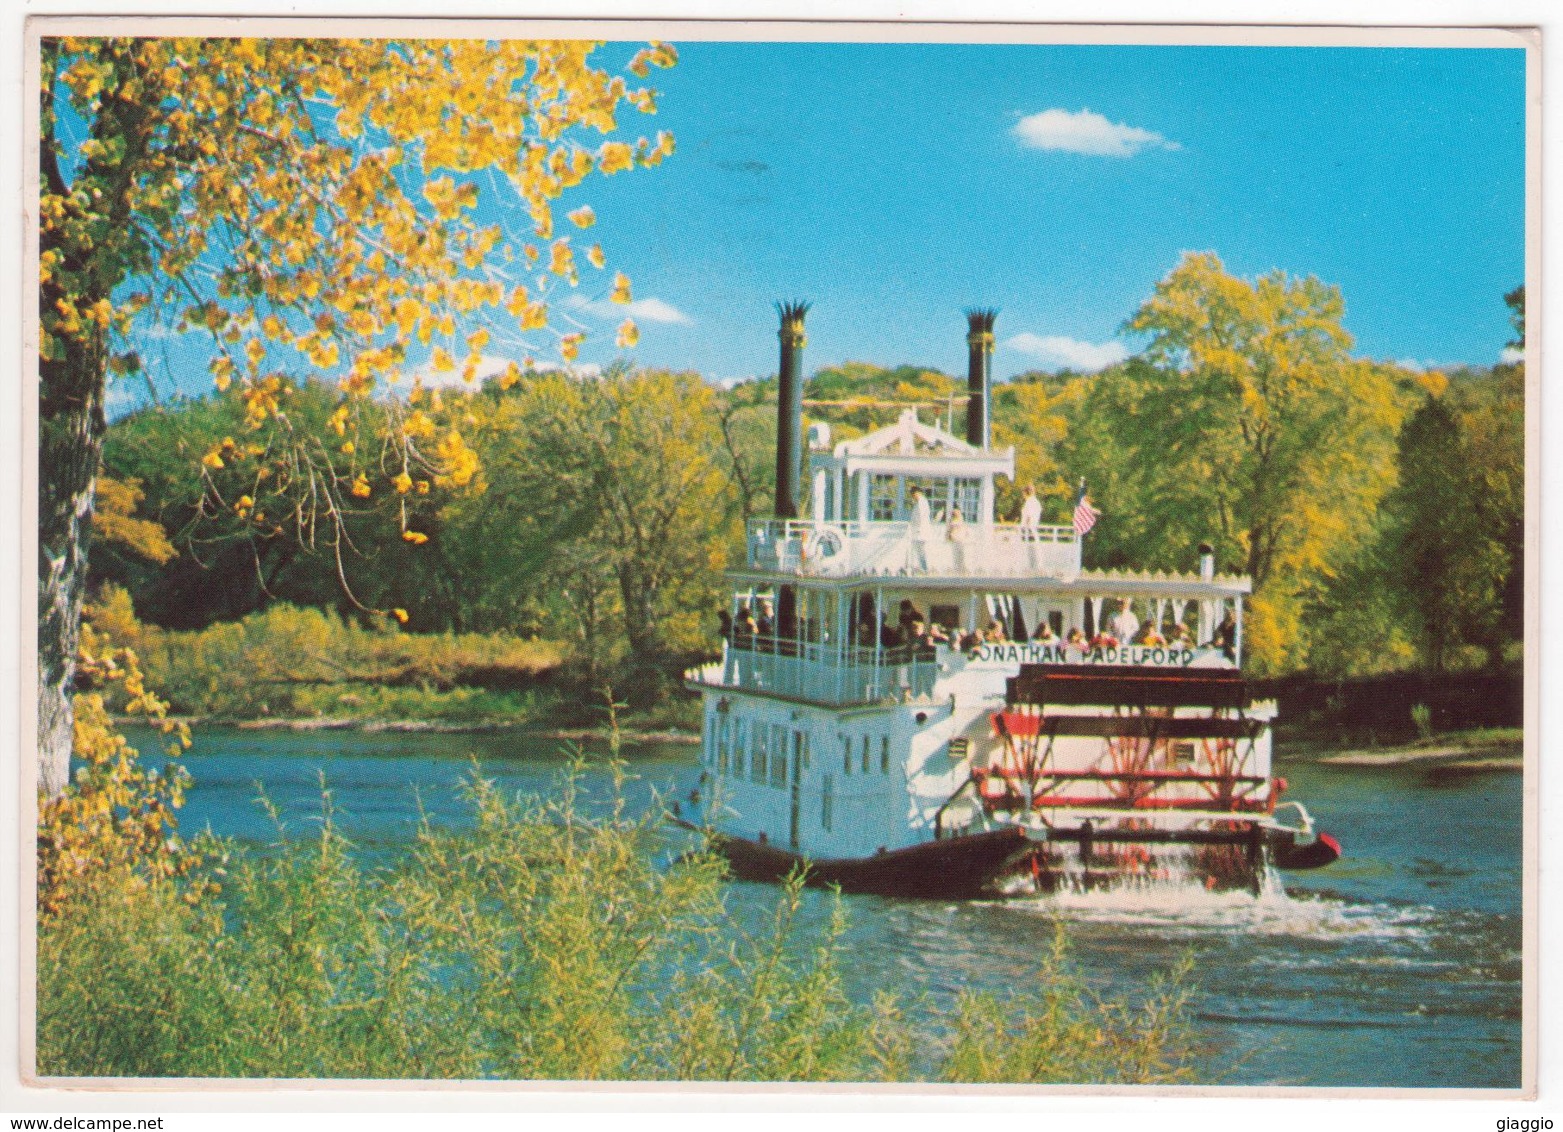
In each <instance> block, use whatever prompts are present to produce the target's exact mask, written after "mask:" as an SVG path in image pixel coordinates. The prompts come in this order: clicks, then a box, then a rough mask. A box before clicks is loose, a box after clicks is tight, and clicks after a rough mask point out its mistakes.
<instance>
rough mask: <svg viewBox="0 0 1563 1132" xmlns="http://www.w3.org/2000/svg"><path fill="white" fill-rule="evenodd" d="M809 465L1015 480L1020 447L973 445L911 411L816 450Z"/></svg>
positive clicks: (848, 470) (831, 469)
mask: <svg viewBox="0 0 1563 1132" xmlns="http://www.w3.org/2000/svg"><path fill="white" fill-rule="evenodd" d="M809 464H810V466H811V467H812V468H813V469H814V470H816V471H826V472H842V473H844V474H845V475H848V476H852V475H856V474H857V473H858V472H871V473H874V474H877V475H906V476H957V477H992V476H995V475H1001V476H1005V477H1007V478H1009V479H1013V478H1014V477H1015V449H1014V448H1006V449H1004V450H1003V451H1002V452H995V451H992V450H991V449H985V448H980V447H978V446H976V445H974V444H968V443H967V442H966V441H964V440H962V439H961V438H960V437H958V436H954V435H952V434H951V433H948V432H945V431H944V430H943V429H942V428H938V427H936V426H934V425H929V424H924V423H923V422H921V421H919V420H918V419H917V410H915V409H907V410H905V411H904V412H902V413H901V416H900V419H898V420H897V421H896V422H895V423H894V424H892V425H886V426H885V427H884V428H881V429H876V430H875V431H873V432H870V433H868V434H867V435H865V436H859V437H856V438H855V439H852V440H843V441H839V442H838V443H837V444H836V446H835V447H834V448H832V449H830V450H829V451H824V452H821V451H815V452H812V453H810V455H809Z"/></svg>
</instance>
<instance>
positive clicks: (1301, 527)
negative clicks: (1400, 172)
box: [1076, 253, 1442, 671]
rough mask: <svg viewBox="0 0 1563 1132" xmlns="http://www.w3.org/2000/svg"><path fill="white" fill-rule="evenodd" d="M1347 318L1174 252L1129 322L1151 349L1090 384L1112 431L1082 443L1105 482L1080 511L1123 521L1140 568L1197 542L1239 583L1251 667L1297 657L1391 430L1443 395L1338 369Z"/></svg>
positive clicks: (1303, 296) (1311, 291)
mask: <svg viewBox="0 0 1563 1132" xmlns="http://www.w3.org/2000/svg"><path fill="white" fill-rule="evenodd" d="M1344 314H1345V304H1344V302H1343V300H1342V298H1341V293H1340V291H1339V289H1338V288H1335V287H1332V286H1329V285H1327V284H1325V283H1322V282H1320V281H1319V280H1317V279H1314V278H1312V277H1308V278H1296V277H1293V276H1290V275H1287V274H1286V273H1285V272H1280V271H1276V272H1271V273H1269V274H1266V275H1262V276H1260V277H1258V278H1257V279H1252V280H1250V279H1243V278H1239V277H1237V276H1234V275H1231V274H1229V273H1228V272H1227V271H1226V269H1225V267H1224V266H1223V265H1222V263H1221V261H1220V259H1218V258H1217V257H1216V256H1215V255H1213V254H1210V253H1200V254H1188V255H1185V256H1184V258H1183V261H1182V262H1181V263H1180V264H1179V265H1178V266H1177V267H1176V268H1175V269H1174V270H1173V271H1172V272H1171V273H1170V274H1168V275H1167V277H1166V278H1164V279H1163V280H1162V281H1161V282H1160V283H1158V284H1157V285H1156V291H1155V294H1153V295H1152V296H1151V298H1150V299H1148V300H1147V301H1146V302H1145V303H1144V305H1142V306H1141V307H1140V309H1139V311H1138V312H1136V314H1135V315H1134V316H1133V318H1131V319H1130V320H1129V322H1128V323H1127V329H1129V330H1131V331H1137V332H1139V333H1142V334H1145V335H1147V336H1148V344H1147V346H1146V348H1145V350H1144V352H1143V361H1137V362H1135V363H1133V364H1131V365H1129V366H1126V367H1123V368H1122V369H1121V371H1120V372H1119V373H1118V374H1116V375H1115V376H1114V377H1113V378H1112V379H1111V380H1109V381H1107V382H1104V383H1102V385H1101V390H1100V396H1101V397H1103V398H1105V399H1106V401H1107V402H1111V403H1112V404H1111V405H1109V404H1106V403H1104V404H1100V405H1093V404H1090V403H1089V401H1090V399H1089V398H1088V399H1087V403H1086V404H1083V405H1082V409H1081V412H1082V415H1084V416H1088V417H1089V416H1095V417H1097V418H1099V419H1101V420H1111V421H1114V422H1116V424H1115V429H1114V435H1112V436H1111V437H1102V438H1100V440H1101V443H1100V444H1096V445H1094V446H1092V447H1094V448H1095V449H1096V450H1098V451H1099V452H1100V453H1102V454H1104V455H1106V456H1107V459H1108V462H1110V463H1112V464H1115V465H1116V466H1117V467H1116V472H1117V473H1118V478H1117V479H1114V478H1113V474H1114V470H1113V469H1103V470H1102V474H1101V475H1099V476H1095V477H1094V478H1092V479H1091V483H1092V485H1093V487H1094V488H1095V489H1097V491H1098V493H1099V494H1096V495H1094V496H1093V498H1095V499H1096V500H1097V501H1098V503H1099V504H1101V505H1102V506H1103V508H1104V509H1110V510H1109V513H1110V514H1117V515H1129V516H1132V517H1133V521H1134V522H1135V523H1137V524H1138V528H1137V535H1136V537H1137V539H1138V542H1139V543H1140V545H1136V546H1134V547H1133V548H1132V549H1133V550H1134V551H1135V552H1136V553H1138V554H1140V555H1141V556H1142V557H1141V559H1140V560H1141V561H1142V562H1145V563H1148V564H1150V565H1155V566H1175V567H1182V568H1185V569H1186V568H1188V566H1189V564H1190V563H1191V562H1192V561H1193V553H1192V552H1193V550H1194V547H1195V545H1196V544H1197V543H1198V542H1200V541H1209V542H1211V543H1212V544H1213V545H1214V546H1215V548H1216V551H1217V556H1218V559H1219V560H1220V561H1221V563H1222V565H1223V567H1224V568H1227V569H1235V570H1237V571H1240V572H1242V573H1245V574H1247V575H1248V576H1249V577H1251V578H1252V579H1253V582H1254V599H1253V603H1252V607H1251V611H1250V616H1249V618H1248V620H1247V622H1246V624H1245V629H1246V636H1247V640H1248V651H1249V653H1250V655H1251V656H1252V657H1253V658H1254V660H1255V661H1256V662H1257V663H1258V665H1259V667H1260V668H1261V669H1269V670H1272V671H1273V670H1277V669H1280V668H1284V667H1292V666H1296V665H1297V664H1298V663H1299V662H1301V661H1303V660H1304V659H1305V658H1303V657H1302V656H1300V655H1299V650H1297V648H1296V647H1295V646H1296V643H1297V642H1298V641H1299V640H1300V639H1301V633H1300V624H1299V620H1298V619H1299V617H1300V614H1301V610H1302V608H1303V606H1304V599H1305V598H1306V596H1307V595H1308V594H1309V592H1310V591H1312V590H1314V589H1316V588H1317V587H1318V586H1320V585H1321V584H1323V583H1324V582H1325V581H1327V580H1328V579H1329V578H1330V577H1331V576H1332V575H1333V573H1334V572H1335V570H1336V569H1338V567H1339V566H1340V565H1341V563H1343V562H1344V561H1346V560H1347V559H1349V558H1350V557H1351V556H1352V554H1354V553H1355V552H1356V551H1357V550H1358V549H1359V548H1360V546H1361V544H1362V541H1363V540H1364V539H1365V538H1367V537H1369V535H1370V534H1371V533H1372V523H1373V518H1374V515H1375V512H1376V509H1377V506H1378V503H1379V501H1380V500H1381V499H1382V498H1383V496H1384V494H1385V493H1386V492H1387V491H1388V490H1389V489H1390V488H1391V487H1392V486H1393V485H1394V480H1395V472H1394V466H1395V465H1394V445H1395V436H1396V434H1397V432H1398V431H1399V428H1400V424H1401V421H1402V420H1403V419H1404V417H1405V415H1406V413H1407V412H1408V411H1409V409H1410V408H1411V406H1412V405H1414V404H1415V402H1416V401H1417V400H1418V399H1419V398H1420V396H1421V394H1422V393H1423V392H1424V391H1425V390H1427V389H1430V388H1434V387H1435V386H1436V387H1441V384H1442V378H1441V377H1439V376H1438V375H1436V374H1427V375H1422V374H1414V373H1411V372H1409V371H1406V370H1401V369H1398V368H1396V367H1393V366H1387V365H1382V364H1379V363H1375V362H1371V361H1366V360H1362V359H1358V358H1354V357H1352V356H1351V352H1350V351H1351V346H1352V340H1351V336H1350V335H1349V334H1348V333H1347V332H1346V330H1345V328H1344V327H1343V326H1342V324H1341V320H1342V318H1343V316H1344ZM1083 439H1084V436H1083V435H1082V437H1079V438H1076V444H1077V446H1078V445H1080V443H1081V441H1082V440H1083ZM1079 455H1080V457H1081V463H1082V465H1083V466H1082V470H1086V468H1085V467H1084V465H1089V464H1090V462H1091V461H1090V453H1089V452H1087V451H1085V450H1083V449H1082V450H1081V451H1080V452H1079ZM1125 470H1127V471H1128V473H1129V474H1127V475H1125V474H1123V473H1124V472H1125ZM1108 485H1116V487H1117V490H1118V491H1119V492H1120V494H1122V495H1124V496H1133V498H1132V499H1131V498H1112V497H1110V496H1109V494H1108V493H1107V492H1104V491H1102V490H1101V489H1102V488H1104V487H1107V486H1108ZM1103 526H1104V527H1105V526H1106V524H1105V522H1104V524H1103ZM1169 556H1170V561H1169V560H1168V559H1169Z"/></svg>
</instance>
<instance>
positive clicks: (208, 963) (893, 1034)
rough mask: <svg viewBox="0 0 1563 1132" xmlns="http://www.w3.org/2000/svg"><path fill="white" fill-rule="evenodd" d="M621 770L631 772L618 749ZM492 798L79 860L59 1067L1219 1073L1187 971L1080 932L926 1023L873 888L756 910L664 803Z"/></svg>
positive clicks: (1091, 1076)
mask: <svg viewBox="0 0 1563 1132" xmlns="http://www.w3.org/2000/svg"><path fill="white" fill-rule="evenodd" d="M616 773H617V772H616ZM466 790H467V793H468V800H469V803H470V806H471V808H472V813H473V816H474V819H475V820H474V821H473V823H472V824H471V826H470V827H469V828H464V829H461V830H452V829H446V828H441V827H438V826H435V825H433V824H432V823H425V824H424V825H423V827H422V828H421V829H420V831H419V833H418V835H417V838H416V840H415V843H414V844H413V845H412V846H411V847H410V848H409V849H408V850H407V851H406V852H405V853H404V854H402V855H401V856H400V857H399V858H397V859H396V860H395V861H393V862H391V863H389V864H385V865H381V866H370V865H367V864H365V863H364V861H363V860H362V857H361V855H360V854H357V853H355V851H354V848H353V846H352V845H350V844H349V843H348V841H347V840H346V839H345V838H344V837H343V836H342V834H341V833H340V832H339V831H338V830H337V828H336V826H335V824H334V823H333V821H332V820H331V814H330V809H329V796H327V801H326V808H325V811H324V813H323V817H322V821H321V824H320V828H319V830H318V831H316V832H315V833H313V834H312V835H311V836H309V837H306V838H302V839H300V838H294V837H287V836H280V834H281V833H283V832H285V831H282V830H281V829H280V823H279V838H278V840H277V843H276V844H275V845H273V846H271V847H270V848H269V849H267V850H266V851H259V852H253V853H244V854H241V853H237V852H235V851H233V850H231V849H230V848H226V847H224V846H222V845H219V844H216V843H207V844H205V845H204V846H201V847H199V849H200V851H201V852H202V853H203V855H204V862H205V863H204V865H203V867H202V868H201V870H199V872H198V875H196V876H194V877H187V878H183V879H174V880H166V881H155V882H154V883H151V884H150V885H148V884H147V883H145V882H144V880H143V882H142V883H138V884H137V885H135V886H133V887H132V886H128V885H127V884H125V883H124V882H125V880H126V877H125V875H124V874H123V871H122V870H116V869H107V870H104V871H101V872H97V873H94V874H92V875H90V876H88V877H86V878H83V879H82V880H80V881H79V882H77V883H76V885H75V887H74V888H73V890H72V891H71V892H70V893H69V894H68V899H66V900H64V901H63V902H62V905H61V910H60V911H59V912H58V913H56V914H54V915H51V916H48V917H46V918H45V919H44V920H43V921H42V922H41V924H40V929H39V939H38V942H39V963H38V992H39V999H38V1001H39V1008H38V1019H37V1021H38V1068H39V1071H40V1072H41V1073H42V1074H45V1075H50V1076H88V1077H93V1076H135V1077H159V1076H171V1075H181V1076H196V1077H208V1076H210V1077H260V1078H266V1077H315V1078H348V1077H351V1078H499V1079H538V1078H546V1079H599V1080H600V1079H658V1080H704V1081H733V1080H767V1081H858V1080H862V1081H887V1080H908V1079H932V1080H945V1081H957V1080H959V1081H1075V1082H1131V1083H1150V1082H1166V1081H1183V1080H1187V1079H1189V1078H1190V1077H1191V1075H1192V1065H1193V1058H1194V1053H1195V1050H1194V1044H1193V1042H1192V1039H1191V1037H1190V1034H1189V1032H1188V1029H1187V1026H1186V1024H1185V1020H1184V1011H1185V1004H1186V992H1185V990H1184V988H1183V987H1182V985H1181V983H1180V982H1179V981H1178V978H1177V977H1174V978H1173V980H1172V981H1171V982H1169V983H1168V984H1166V985H1163V986H1156V987H1152V988H1150V990H1149V992H1148V994H1147V995H1146V996H1145V997H1144V999H1143V1001H1138V1002H1135V1003H1133V1004H1130V1003H1126V1002H1116V1001H1102V1000H1099V999H1097V998H1095V997H1094V996H1092V995H1091V994H1090V993H1089V992H1087V991H1086V989H1085V988H1084V986H1083V984H1082V983H1081V982H1080V981H1079V979H1078V978H1077V977H1075V976H1073V975H1071V974H1070V973H1069V972H1068V969H1067V963H1066V962H1065V959H1064V957H1063V954H1062V952H1061V951H1059V952H1057V953H1055V955H1054V956H1053V958H1052V959H1051V960H1050V961H1049V962H1048V963H1047V964H1046V965H1044V967H1043V968H1042V970H1040V971H1039V972H1038V980H1037V982H1036V983H1035V984H1033V985H1034V987H1035V989H1034V990H1033V991H1029V992H1026V993H1024V994H1020V995H1018V996H1016V997H1015V998H1013V999H1009V1000H1005V1001H999V1000H998V999H996V998H993V997H991V996H978V995H968V996H966V997H964V998H963V999H962V1000H961V1002H960V1004H959V1006H958V1008H957V1010H956V1011H955V1013H954V1015H953V1016H952V1017H950V1018H949V1019H948V1021H947V1023H946V1024H944V1025H941V1026H938V1027H936V1028H934V1029H929V1028H926V1027H923V1028H919V1026H918V1025H917V1024H916V1023H914V1022H913V1021H912V1020H911V1019H912V1016H913V1013H914V1012H912V1011H909V1010H908V1009H907V1007H906V1004H905V1003H904V1002H901V1001H898V1000H897V999H896V998H895V997H893V996H891V995H890V994H888V993H881V994H879V995H878V996H877V997H875V999H874V1000H873V1001H872V1002H870V1003H862V1002H859V1001H854V1000H853V999H852V998H851V997H849V995H848V993H847V990H846V986H845V983H844V980H843V969H844V966H845V965H846V964H847V963H850V961H851V957H850V955H848V954H847V953H846V951H845V944H844V942H843V941H844V934H843V933H844V931H845V927H846V907H845V904H844V903H841V902H838V903H837V905H836V909H835V915H834V917H833V918H832V920H831V922H830V924H829V925H828V926H827V927H826V928H824V929H822V930H810V929H806V928H804V927H803V926H802V925H801V923H800V917H799V914H798V913H799V909H800V902H801V899H802V888H801V885H800V884H799V883H798V882H797V881H796V880H795V881H794V882H793V883H791V884H788V885H785V886H783V887H781V888H780V889H778V890H777V895H776V901H775V906H774V910H773V912H772V914H771V916H770V920H769V923H768V924H767V925H766V926H765V927H764V928H763V929H762V930H758V931H756V932H754V933H752V934H746V933H744V932H742V931H741V930H739V929H738V928H736V927H735V926H734V924H733V922H732V919H731V917H730V916H729V914H728V909H727V906H726V900H725V888H724V869H723V866H722V864H721V862H720V861H719V860H718V859H717V858H715V857H714V856H713V855H711V854H710V853H708V852H703V851H696V852H693V853H690V854H688V855H685V856H682V857H680V858H678V859H677V860H676V861H675V862H673V863H669V862H668V852H667V850H668V845H667V842H666V834H665V832H664V829H663V827H662V826H661V825H660V824H659V822H658V820H657V818H656V817H655V815H648V816H638V815H631V814H629V813H627V812H626V810H625V809H624V807H623V804H622V802H619V803H615V804H614V805H613V806H612V807H611V808H610V809H609V810H608V811H607V812H602V811H601V810H600V809H597V808H593V809H590V810H589V809H588V808H587V807H586V806H585V805H584V803H583V801H582V798H581V793H580V779H579V774H578V771H577V772H575V773H571V774H568V775H566V776H565V777H564V778H563V780H562V781H561V783H560V785H559V788H558V790H557V791H556V792H555V794H554V795H553V797H552V798H551V799H550V800H547V801H544V800H540V799H533V798H508V797H505V796H503V795H502V793H501V792H500V791H499V790H498V789H497V788H496V787H495V786H494V784H493V783H492V782H490V781H488V780H486V779H484V778H482V777H481V776H480V775H478V774H477V773H474V774H473V776H472V777H471V778H470V779H469V781H468V782H467V784H466Z"/></svg>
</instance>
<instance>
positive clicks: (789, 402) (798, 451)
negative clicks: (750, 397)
mask: <svg viewBox="0 0 1563 1132" xmlns="http://www.w3.org/2000/svg"><path fill="white" fill-rule="evenodd" d="M776 313H777V314H779V315H780V316H781V329H780V330H779V331H777V337H779V338H780V339H781V366H780V368H779V369H778V370H777V372H776V376H777V388H776V507H775V514H776V517H777V518H778V519H796V518H797V517H798V490H799V486H800V484H801V483H802V482H803V345H804V342H805V341H806V339H805V338H804V337H803V317H804V315H806V314H808V313H809V304H808V303H805V302H799V301H794V302H790V303H777V304H776Z"/></svg>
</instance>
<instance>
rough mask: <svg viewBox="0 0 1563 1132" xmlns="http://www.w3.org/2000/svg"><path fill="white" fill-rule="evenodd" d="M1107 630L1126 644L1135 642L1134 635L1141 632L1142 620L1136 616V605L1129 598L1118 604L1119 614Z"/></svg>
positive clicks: (1109, 623) (1116, 614)
mask: <svg viewBox="0 0 1563 1132" xmlns="http://www.w3.org/2000/svg"><path fill="white" fill-rule="evenodd" d="M1107 628H1108V630H1109V631H1110V632H1111V633H1112V635H1113V636H1114V637H1117V638H1118V640H1120V641H1123V642H1124V643H1125V644H1127V643H1128V642H1130V641H1132V640H1134V635H1135V634H1136V633H1138V632H1139V631H1140V619H1139V618H1138V617H1136V616H1135V615H1134V604H1133V603H1132V602H1131V601H1130V600H1129V599H1128V598H1124V599H1123V600H1122V601H1120V602H1119V603H1118V612H1117V613H1115V614H1114V615H1113V619H1112V620H1111V621H1109V622H1108V623H1107Z"/></svg>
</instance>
